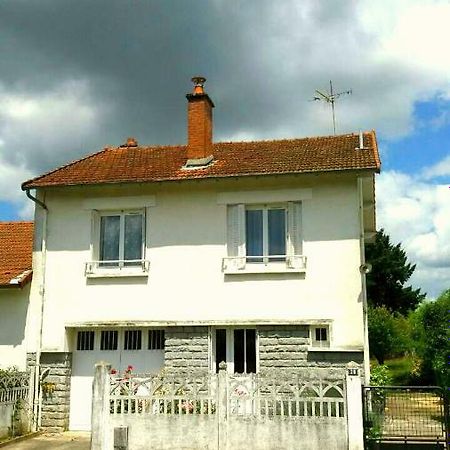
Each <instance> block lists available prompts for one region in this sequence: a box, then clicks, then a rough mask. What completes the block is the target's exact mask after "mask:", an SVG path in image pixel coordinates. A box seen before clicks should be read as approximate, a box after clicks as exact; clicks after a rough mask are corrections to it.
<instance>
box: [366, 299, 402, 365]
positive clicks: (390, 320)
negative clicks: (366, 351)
mask: <svg viewBox="0 0 450 450" xmlns="http://www.w3.org/2000/svg"><path fill="white" fill-rule="evenodd" d="M368 328H369V348H370V353H371V354H372V355H373V356H375V358H376V359H377V361H378V363H379V364H380V365H382V364H384V360H385V359H386V357H387V356H389V355H390V354H392V352H393V351H394V349H395V342H396V339H397V336H396V329H395V320H394V317H393V315H392V314H391V312H390V311H389V310H388V309H387V308H386V307H384V306H378V307H375V308H374V307H371V306H369V310H368Z"/></svg>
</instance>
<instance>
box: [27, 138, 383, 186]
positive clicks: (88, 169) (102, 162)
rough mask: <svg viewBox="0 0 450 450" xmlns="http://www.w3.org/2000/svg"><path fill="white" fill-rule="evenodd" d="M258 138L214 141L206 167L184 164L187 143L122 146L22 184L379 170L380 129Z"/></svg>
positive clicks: (66, 183)
mask: <svg viewBox="0 0 450 450" xmlns="http://www.w3.org/2000/svg"><path fill="white" fill-rule="evenodd" d="M363 136H364V139H363V140H364V147H363V148H362V149H361V148H359V145H360V142H359V135H358V134H346V135H341V136H325V137H311V138H303V139H287V140H277V141H258V142H223V143H214V144H213V155H214V160H213V162H212V163H211V164H209V165H208V166H205V167H203V168H195V169H193V168H189V169H187V168H184V166H185V164H186V159H187V157H186V146H185V145H180V146H162V147H145V146H135V145H134V146H121V147H116V148H105V149H103V150H102V151H100V152H98V153H95V154H93V155H90V156H87V157H85V158H83V159H80V160H78V161H74V162H72V163H70V164H67V165H66V166H63V167H61V168H59V169H56V170H54V171H52V172H49V173H47V174H45V175H42V176H39V177H37V178H34V179H32V180H29V181H26V182H25V183H23V185H22V188H23V189H31V188H39V187H49V186H67V185H85V184H103V183H135V182H158V181H172V180H178V181H179V180H188V179H202V178H203V179H204V178H225V177H242V176H250V175H253V176H254V175H275V174H276V175H278V174H299V173H311V172H331V171H346V170H358V169H359V170H364V169H368V170H372V171H379V170H380V159H379V155H378V148H377V142H376V137H375V132H373V131H371V132H365V133H364V135H363Z"/></svg>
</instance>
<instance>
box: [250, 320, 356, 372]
mask: <svg viewBox="0 0 450 450" xmlns="http://www.w3.org/2000/svg"><path fill="white" fill-rule="evenodd" d="M258 335H259V367H260V371H261V373H267V372H271V371H274V370H276V371H278V372H279V371H280V370H281V371H290V372H292V371H293V370H294V371H295V372H297V373H300V374H301V375H302V376H304V377H305V378H310V379H314V378H328V379H335V378H336V379H342V378H343V377H344V376H345V367H346V365H347V363H349V362H350V361H355V362H357V363H359V364H360V367H361V368H362V366H363V353H362V352H339V351H323V350H321V351H311V350H309V327H308V326H307V325H299V326H295V325H292V326H261V327H258Z"/></svg>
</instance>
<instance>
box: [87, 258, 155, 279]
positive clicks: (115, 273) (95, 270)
mask: <svg viewBox="0 0 450 450" xmlns="http://www.w3.org/2000/svg"><path fill="white" fill-rule="evenodd" d="M102 263H103V262H102V261H91V262H87V263H86V264H85V268H84V274H85V276H86V278H122V277H148V272H149V267H150V261H147V260H142V261H139V265H137V266H133V267H123V266H122V267H117V266H116V267H102V266H101V264H102ZM120 263H121V264H122V263H123V261H121V262H120Z"/></svg>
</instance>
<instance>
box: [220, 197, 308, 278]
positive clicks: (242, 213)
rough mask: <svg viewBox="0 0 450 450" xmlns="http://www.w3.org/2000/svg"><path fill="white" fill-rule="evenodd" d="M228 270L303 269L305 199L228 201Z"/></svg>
mask: <svg viewBox="0 0 450 450" xmlns="http://www.w3.org/2000/svg"><path fill="white" fill-rule="evenodd" d="M227 214H228V225H227V228H228V230H227V232H228V238H227V253H228V255H227V257H226V258H224V261H223V270H224V272H225V273H240V272H241V273H248V272H286V271H297V272H299V271H303V270H304V269H305V265H306V258H305V256H304V255H303V252H302V236H301V203H300V202H287V203H283V204H263V205H244V204H238V205H228V213H227Z"/></svg>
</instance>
